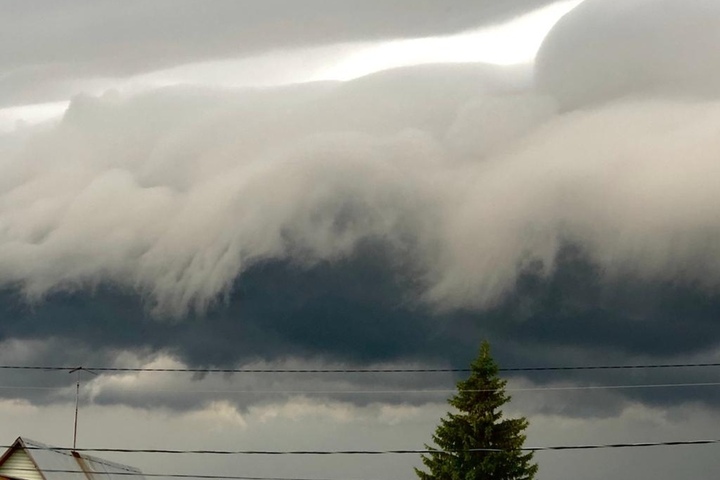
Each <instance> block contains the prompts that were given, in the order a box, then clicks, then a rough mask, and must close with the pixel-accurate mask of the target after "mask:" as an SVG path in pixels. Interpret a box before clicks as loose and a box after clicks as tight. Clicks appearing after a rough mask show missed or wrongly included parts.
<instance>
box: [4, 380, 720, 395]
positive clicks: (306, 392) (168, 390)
mask: <svg viewBox="0 0 720 480" xmlns="http://www.w3.org/2000/svg"><path fill="white" fill-rule="evenodd" d="M717 386H720V382H697V383H652V384H647V383H639V384H624V385H563V386H545V387H516V388H515V387H509V388H504V389H503V390H504V391H506V392H539V391H566V390H620V389H636V388H637V389H642V388H691V387H717ZM68 388H70V387H67V386H65V387H35V386H23V385H0V390H56V391H57V390H67V389H68ZM109 390H111V391H112V390H113V388H112V387H110V388H109ZM119 390H121V391H123V392H133V391H134V392H138V393H162V392H166V393H183V394H185V393H188V394H193V393H196V394H212V393H215V394H223V393H225V394H233V395H269V394H278V395H390V394H397V393H408V394H448V393H455V392H457V389H456V388H452V389H450V388H443V389H406V390H398V389H394V390H230V389H212V390H210V389H207V390H200V389H177V388H126V387H121V388H119ZM495 390H496V389H492V388H487V389H463V391H464V392H477V393H480V392H493V391H495Z"/></svg>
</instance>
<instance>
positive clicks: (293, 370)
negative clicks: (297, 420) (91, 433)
mask: <svg viewBox="0 0 720 480" xmlns="http://www.w3.org/2000/svg"><path fill="white" fill-rule="evenodd" d="M701 367H720V362H710V363H675V364H638V365H576V366H544V367H512V368H499V369H498V370H499V371H500V372H551V371H568V370H630V369H663V368H701ZM77 368H79V367H77V366H73V367H70V366H50V365H48V366H39V365H0V370H42V371H70V370H74V369H77ZM82 369H83V370H92V371H96V372H127V373H132V372H134V373H141V372H155V373H157V372H175V373H464V372H465V373H467V372H471V371H472V370H471V369H469V368H327V369H325V368H314V369H304V368H281V369H274V368H150V367H82Z"/></svg>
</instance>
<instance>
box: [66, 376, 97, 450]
mask: <svg viewBox="0 0 720 480" xmlns="http://www.w3.org/2000/svg"><path fill="white" fill-rule="evenodd" d="M81 371H83V372H88V373H91V374H93V375H97V373H95V372H92V371H90V370H88V369H86V368H84V367H77V368H73V369H72V370H70V371H69V372H68V373H74V374H75V425H74V427H73V451H74V450H75V448H76V447H77V425H78V407H79V405H80V372H81Z"/></svg>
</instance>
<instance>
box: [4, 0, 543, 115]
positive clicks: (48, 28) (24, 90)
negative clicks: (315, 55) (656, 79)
mask: <svg viewBox="0 0 720 480" xmlns="http://www.w3.org/2000/svg"><path fill="white" fill-rule="evenodd" d="M549 3H552V2H551V1H550V0H504V1H498V0H481V1H469V0H453V1H449V2H437V1H432V0H423V1H408V0H392V1H379V0H373V1H367V0H340V1H338V0H309V1H303V2H297V1H293V0H262V1H241V2H236V1H228V0H218V1H214V2H212V5H208V4H207V2H203V1H200V0H179V1H167V0H160V1H155V2H152V3H148V2H143V1H141V0H131V1H124V2H119V1H113V0H102V1H94V2H91V1H85V0H77V1H72V2H65V3H63V4H62V5H60V4H58V3H57V2H53V1H41V2H32V3H28V2H23V1H17V0H10V1H6V2H3V4H2V6H1V7H0V8H1V9H2V10H1V11H2V15H0V32H1V33H0V42H1V43H2V45H3V48H2V49H1V51H0V72H3V75H2V76H0V95H1V96H0V104H3V105H8V104H19V103H23V102H27V103H39V102H44V101H50V100H55V99H57V98H67V97H68V96H69V95H71V94H74V93H76V92H77V90H78V85H77V83H74V82H72V80H75V79H85V81H86V83H87V81H88V79H90V80H92V79H94V78H97V77H124V76H128V75H133V74H139V73H143V72H149V71H153V70H159V69H163V68H169V67H173V66H176V65H179V64H184V63H192V62H200V61H207V60H213V59H221V58H234V57H245V56H252V55H256V54H260V53H264V52H267V51H269V50H275V49H287V48H298V47H307V46H315V45H323V44H331V43H338V42H357V41H374V40H383V39H395V38H406V37H407V38H409V37H425V36H433V35H441V34H449V33H455V32H457V31H460V30H464V29H469V28H476V27H480V26H484V25H488V24H491V23H493V22H499V21H503V20H508V19H510V18H512V17H513V16H514V15H519V14H522V13H527V12H528V11H530V10H532V9H534V8H539V7H542V6H544V5H547V4H549ZM72 88H75V89H76V90H75V91H72Z"/></svg>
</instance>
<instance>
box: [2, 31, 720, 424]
mask: <svg viewBox="0 0 720 480" xmlns="http://www.w3.org/2000/svg"><path fill="white" fill-rule="evenodd" d="M559 28H560V27H559ZM559 32H562V30H559ZM556 34H557V35H559V33H557V32H556ZM628 68H629V67H628ZM624 72H625V71H623V70H618V73H624ZM522 78H523V76H522V72H518V71H514V70H512V69H500V68H495V67H487V66H482V65H454V66H449V65H448V66H425V67H421V68H410V69H399V70H396V71H392V72H383V73H380V74H376V75H373V76H370V77H366V78H363V79H359V80H356V81H353V82H348V83H344V84H336V83H331V84H321V85H306V86H296V87H292V88H289V87H286V88H277V89H267V90H249V89H243V90H224V91H218V90H202V91H201V90H198V89H186V88H176V89H166V90H159V91H152V92H148V93H146V94H143V95H138V96H134V97H124V96H122V95H116V94H113V93H108V94H106V95H104V96H102V97H97V98H96V97H78V98H76V99H75V100H73V102H72V104H71V106H70V108H69V110H68V113H67V114H66V116H65V117H64V118H63V120H62V121H61V122H59V124H57V125H55V126H48V127H47V128H46V129H45V130H43V131H39V132H35V133H31V134H24V135H25V136H24V137H23V138H22V140H21V141H20V140H18V139H16V138H15V135H14V134H10V135H9V136H8V137H7V138H6V139H7V140H8V141H11V144H9V145H10V146H5V145H3V147H2V148H4V149H5V150H6V151H8V152H9V153H8V155H6V156H4V157H3V158H2V159H0V171H2V176H0V193H1V195H2V196H1V197H0V198H1V200H2V202H0V245H1V246H2V248H1V249H0V282H1V284H2V286H3V288H4V290H3V291H4V292H5V293H4V295H5V297H4V299H3V301H2V305H3V309H4V313H3V315H4V316H5V319H4V320H3V321H2V322H0V333H1V334H2V338H4V339H5V340H6V341H8V342H16V343H15V345H20V346H19V347H16V348H21V347H22V348H24V349H25V351H26V353H25V355H26V356H24V357H21V358H22V359H23V360H24V361H28V362H29V361H30V359H31V358H35V357H32V356H27V351H32V348H31V347H28V346H27V345H25V344H22V343H20V344H18V343H17V342H18V341H19V342H23V341H34V342H40V344H42V342H45V341H51V342H56V343H53V344H52V345H66V347H65V348H63V349H61V350H59V351H57V349H56V348H50V347H48V348H47V349H45V350H40V351H41V352H45V354H48V352H50V353H51V354H52V355H54V356H53V358H54V359H55V362H53V363H62V362H74V363H75V362H81V363H85V362H86V360H83V359H82V357H83V356H84V352H87V351H92V352H94V353H93V354H92V355H97V356H96V357H92V356H91V357H88V358H89V359H88V360H87V361H98V362H100V361H118V362H119V361H120V360H117V359H120V358H121V357H122V355H124V354H129V353H132V354H134V355H136V356H137V357H138V358H139V359H140V360H138V361H139V362H140V363H142V362H143V361H152V360H153V359H154V358H155V357H156V356H163V355H165V356H167V357H168V358H175V359H176V360H177V361H179V362H182V363H183V364H187V365H191V366H234V365H244V364H247V363H248V362H255V361H264V362H270V363H277V362H284V361H297V362H301V363H305V364H310V363H311V362H314V361H318V362H321V363H333V362H337V363H341V364H346V365H359V366H362V365H376V364H378V363H388V364H396V363H399V364H403V363H419V364H450V365H453V366H457V367H464V366H465V365H467V362H468V361H469V359H470V358H472V356H473V353H474V352H475V350H476V348H477V343H478V342H479V341H480V339H482V338H488V339H489V340H490V341H491V342H492V343H493V345H494V348H495V352H496V355H497V358H498V360H499V361H500V362H501V364H502V365H505V366H526V365H533V366H534V365H574V364H590V365H592V364H598V363H619V364H624V363H664V362H674V361H684V360H685V359H688V358H692V359H698V360H703V359H705V360H713V361H715V360H716V358H717V348H718V344H717V340H716V339H717V338H718V334H719V333H720V332H719V331H718V330H719V328H720V326H719V324H718V322H717V321H716V318H717V315H718V312H719V310H720V299H719V297H718V293H717V292H718V285H720V263H718V261H717V259H718V258H720V251H719V249H718V248H719V247H718V245H720V223H719V220H718V215H717V211H716V210H717V209H716V208H715V207H714V206H715V205H717V204H718V203H719V202H720V193H719V192H720V180H719V179H720V170H719V169H720V166H719V164H718V162H717V158H716V154H715V152H716V151H717V148H718V140H717V131H718V129H719V128H720V104H718V103H715V102H709V101H706V100H704V99H701V98H694V99H692V100H687V99H682V98H678V97H677V96H674V95H673V96H672V98H669V97H668V96H665V95H664V94H663V95H661V94H659V93H658V92H657V91H655V90H651V91H648V92H646V93H647V95H645V96H644V97H645V98H643V99H634V100H629V99H626V100H623V101H616V102H611V103H607V104H603V103H596V104H595V106H593V107H588V108H584V109H582V110H578V111H565V112H563V113H558V112H557V109H556V99H554V98H552V97H548V96H546V95H538V94H536V93H534V92H532V91H528V90H527V88H524V89H523V88H519V87H518V86H522V85H524V83H523V81H522ZM441 80H442V81H441ZM549 91H550V93H551V94H554V95H555V94H557V92H555V91H553V90H552V89H550V90H549ZM588 91H589V92H592V91H593V90H592V88H590V87H588ZM688 91H689V92H690V93H692V91H691V90H688ZM559 100H560V101H561V102H563V99H562V98H559ZM593 101H594V100H593ZM565 106H567V105H565ZM17 135H21V133H18V134H17ZM12 357H13V355H11V356H10V357H9V358H12ZM679 359H680V360H679ZM40 360H43V361H49V359H48V357H38V361H40ZM8 363H11V362H10V361H8ZM711 373H712V372H710V371H707V370H703V371H697V372H692V373H686V372H685V371H662V372H655V373H652V374H650V373H645V372H639V373H637V374H634V375H633V376H632V380H633V381H634V382H638V383H643V382H675V381H680V380H682V379H692V380H693V381H699V380H703V379H708V378H711V377H710V375H711ZM521 377H523V376H521ZM525 377H527V378H525V379H524V380H523V379H522V378H520V379H519V380H518V381H532V382H536V383H537V384H539V385H553V384H555V383H558V382H561V383H562V382H569V383H571V384H582V383H586V382H589V383H627V377H624V378H623V377H620V376H618V374H617V372H601V373H598V374H593V375H592V376H591V375H589V374H586V373H582V374H581V373H551V374H545V375H544V376H542V377H535V376H530V375H529V374H528V375H526V376H525ZM130 380H132V379H130ZM108 381H110V380H108ZM415 382H417V384H418V385H423V381H422V379H418V380H414V379H413V381H412V382H411V383H412V384H416V383H415ZM360 383H362V382H360ZM314 384H315V385H322V381H315V383H314ZM429 384H430V385H436V383H432V382H431V383H429ZM212 385H214V386H215V384H212ZM96 394H97V395H96V399H97V401H98V402H103V403H113V402H116V401H120V402H124V403H134V404H137V405H142V404H143V403H142V402H143V401H147V404H154V405H158V404H160V405H168V406H175V407H176V408H188V405H189V403H188V402H190V403H192V400H187V399H185V398H183V399H173V396H172V395H170V396H168V395H166V394H158V395H155V394H151V393H148V395H147V396H142V395H141V396H140V397H137V396H133V395H128V394H127V393H126V392H125V393H124V392H122V391H121V389H119V388H118V389H116V390H112V389H110V390H106V391H105V393H103V392H102V391H99V392H96ZM153 395H154V396H153ZM543 395H544V398H545V399H546V401H545V402H538V403H536V405H537V408H538V409H539V410H541V411H547V412H561V413H564V414H566V415H570V414H574V415H588V414H589V412H595V414H596V415H599V414H601V413H602V412H606V413H614V412H617V411H619V410H621V409H622V408H624V406H626V405H627V404H628V402H632V401H642V402H646V403H657V404H663V405H665V404H669V403H678V402H683V401H687V400H702V401H705V402H706V403H707V404H709V405H713V406H717V405H718V400H717V398H716V396H715V394H714V393H713V390H703V389H699V388H698V389H695V390H687V389H675V390H667V391H662V392H658V391H650V390H628V391H625V390H623V391H621V392H618V393H617V394H613V393H603V395H604V396H601V397H597V396H595V397H593V398H591V399H588V400H583V401H582V402H580V401H579V400H577V401H576V399H580V398H585V396H586V395H587V394H586V393H577V394H573V396H572V397H570V398H572V399H573V400H572V401H568V400H562V399H561V398H558V395H555V394H550V393H546V394H543ZM518 396H520V394H518ZM563 398H567V397H563ZM51 400H52V399H50V400H47V399H46V401H51ZM389 400H392V401H396V399H393V398H389ZM353 401H356V402H358V403H362V402H364V401H365V400H362V399H360V398H353ZM417 401H423V399H419V400H417ZM242 402H247V401H246V400H242V401H240V403H241V404H243V403H242ZM600 407H603V408H604V410H603V408H600Z"/></svg>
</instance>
